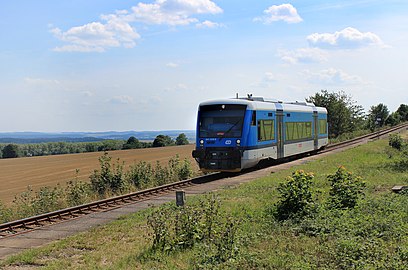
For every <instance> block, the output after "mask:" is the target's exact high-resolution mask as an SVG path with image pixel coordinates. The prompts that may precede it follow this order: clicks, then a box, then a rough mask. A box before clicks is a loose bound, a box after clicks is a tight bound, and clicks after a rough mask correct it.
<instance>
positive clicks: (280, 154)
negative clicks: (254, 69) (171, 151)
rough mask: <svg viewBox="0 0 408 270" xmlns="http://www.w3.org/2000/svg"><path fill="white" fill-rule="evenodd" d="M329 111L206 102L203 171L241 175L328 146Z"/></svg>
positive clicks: (255, 100) (198, 152) (200, 127)
mask: <svg viewBox="0 0 408 270" xmlns="http://www.w3.org/2000/svg"><path fill="white" fill-rule="evenodd" d="M327 135H328V127H327V110H326V109H325V108H322V107H316V106H315V105H314V104H312V103H306V102H292V103H285V102H281V101H276V100H267V99H264V98H262V97H252V96H251V95H248V97H247V98H238V97H237V98H234V99H220V100H212V101H207V102H202V103H201V104H200V105H199V109H198V118H197V134H196V149H195V150H194V151H193V153H192V155H193V157H194V158H195V159H196V161H197V162H198V164H199V167H200V169H201V170H202V171H206V172H209V171H217V172H219V171H224V172H238V171H241V170H242V169H246V168H250V167H253V166H255V165H257V164H258V163H259V161H261V160H264V159H275V160H279V159H282V158H285V157H289V156H294V155H297V154H301V153H306V152H313V151H317V150H319V149H321V148H323V147H324V146H326V145H327V144H328V136H327Z"/></svg>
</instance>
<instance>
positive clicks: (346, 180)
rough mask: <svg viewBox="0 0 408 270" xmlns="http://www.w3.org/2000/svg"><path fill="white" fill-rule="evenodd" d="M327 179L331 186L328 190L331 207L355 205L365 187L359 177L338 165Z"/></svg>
mask: <svg viewBox="0 0 408 270" xmlns="http://www.w3.org/2000/svg"><path fill="white" fill-rule="evenodd" d="M327 179H328V180H329V182H330V186H331V188H330V191H329V195H330V198H329V204H330V205H331V207H333V208H338V209H345V208H353V207H355V206H356V205H357V203H358V199H359V197H361V195H363V190H364V188H365V183H364V182H363V181H362V178H361V177H359V176H355V175H353V173H352V172H348V171H347V170H346V168H344V167H343V166H340V167H339V168H338V169H337V171H336V172H335V173H334V174H332V175H329V176H327Z"/></svg>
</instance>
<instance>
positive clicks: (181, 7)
mask: <svg viewBox="0 0 408 270" xmlns="http://www.w3.org/2000/svg"><path fill="white" fill-rule="evenodd" d="M132 12H133V13H132V14H130V15H129V18H130V20H132V21H138V22H143V23H147V24H167V25H172V26H176V25H188V24H190V23H197V22H198V19H197V18H194V17H191V16H192V15H195V14H217V13H221V12H223V10H222V9H221V8H220V7H219V6H217V5H216V4H215V3H214V2H212V1H210V0H156V1H155V2H154V3H153V4H145V3H138V4H137V5H136V6H134V7H132Z"/></svg>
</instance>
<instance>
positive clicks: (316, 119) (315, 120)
mask: <svg viewBox="0 0 408 270" xmlns="http://www.w3.org/2000/svg"><path fill="white" fill-rule="evenodd" d="M318 123H319V120H318V114H317V111H314V112H313V133H314V137H313V140H314V149H315V150H317V149H318V148H319V137H318V134H319V133H318V132H319V131H318V129H317V125H318Z"/></svg>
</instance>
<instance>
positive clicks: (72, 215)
mask: <svg viewBox="0 0 408 270" xmlns="http://www.w3.org/2000/svg"><path fill="white" fill-rule="evenodd" d="M403 129H408V123H404V124H401V125H398V126H395V127H392V128H389V129H386V130H381V131H377V132H374V133H371V134H367V135H363V136H360V137H357V138H354V139H351V140H348V141H344V142H340V143H336V144H331V145H328V146H327V147H326V148H325V149H323V150H321V151H319V152H318V153H325V152H330V151H333V150H335V149H339V148H343V147H347V146H350V145H354V144H358V143H361V142H364V141H369V140H373V139H376V138H379V137H381V136H384V135H387V134H389V133H393V132H396V131H399V130H403ZM250 171H253V170H250ZM245 173H246V172H245V171H244V172H242V174H245ZM229 176H231V174H227V173H213V174H209V175H204V176H200V177H196V178H192V179H188V180H183V181H179V182H175V183H171V184H167V185H163V186H159V187H154V188H150V189H146V190H142V191H138V192H134V193H130V194H125V195H121V196H116V197H112V198H108V199H104V200H100V201H95V202H92V203H88V204H83V205H79V206H75V207H71V208H66V209H62V210H58V211H54V212H50V213H45V214H41V215H37V216H33V217H29V218H24V219H21V220H16V221H12V222H8V223H4V224H1V225H0V239H2V238H9V237H13V236H17V235H20V234H23V233H27V232H30V231H33V230H36V229H39V228H41V227H44V226H47V225H51V224H56V223H61V222H64V221H67V220H72V219H78V218H80V217H82V216H85V215H88V214H91V213H96V212H105V211H110V210H113V209H117V208H120V207H122V206H125V205H129V204H134V203H137V202H142V201H146V200H149V199H152V198H155V197H159V196H161V195H163V194H168V193H169V192H171V191H175V190H179V189H182V188H187V187H191V186H194V185H199V184H202V183H206V182H210V181H215V180H220V179H223V178H226V177H229Z"/></svg>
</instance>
